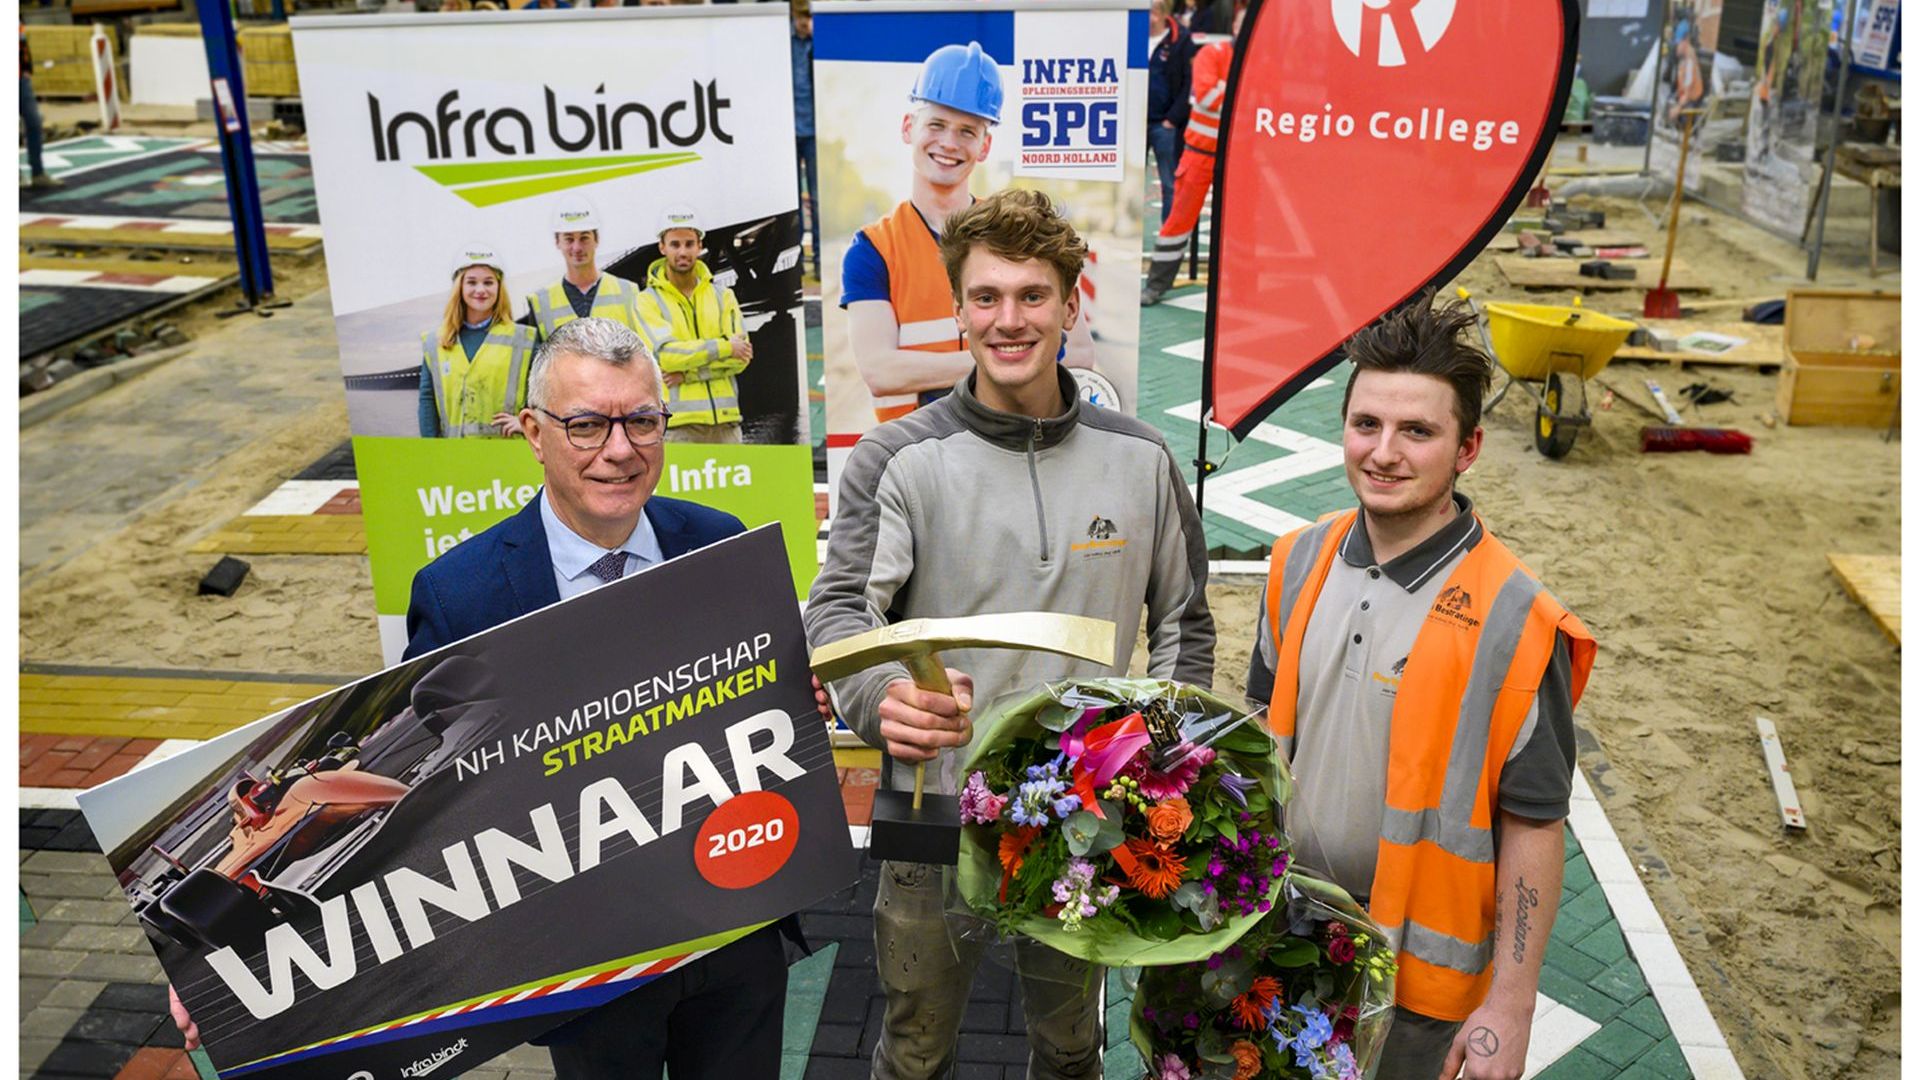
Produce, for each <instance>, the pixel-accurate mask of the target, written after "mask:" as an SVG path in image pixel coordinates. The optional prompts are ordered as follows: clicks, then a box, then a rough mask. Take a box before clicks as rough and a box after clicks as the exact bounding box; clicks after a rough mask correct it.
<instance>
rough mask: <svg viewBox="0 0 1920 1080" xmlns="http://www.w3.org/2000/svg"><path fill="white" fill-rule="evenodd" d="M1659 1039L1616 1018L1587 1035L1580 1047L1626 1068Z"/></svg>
mask: <svg viewBox="0 0 1920 1080" xmlns="http://www.w3.org/2000/svg"><path fill="white" fill-rule="evenodd" d="M1656 1041H1657V1040H1655V1039H1654V1037H1653V1036H1651V1035H1649V1034H1647V1033H1646V1032H1644V1031H1641V1030H1640V1029H1639V1028H1637V1027H1634V1026H1633V1025H1632V1024H1629V1023H1627V1022H1626V1021H1624V1020H1615V1021H1613V1022H1612V1023H1610V1024H1604V1025H1602V1026H1601V1028H1600V1030H1599V1031H1596V1032H1594V1033H1593V1034H1591V1035H1589V1036H1587V1037H1586V1039H1585V1041H1583V1042H1581V1044H1580V1048H1581V1049H1583V1050H1586V1051H1588V1052H1590V1053H1592V1054H1593V1055H1595V1056H1596V1057H1599V1058H1602V1059H1604V1060H1605V1061H1606V1062H1607V1063H1608V1064H1609V1065H1612V1066H1614V1067H1615V1068H1625V1067H1626V1066H1627V1065H1628V1064H1630V1063H1631V1062H1632V1061H1633V1060H1634V1059H1635V1058H1638V1057H1639V1056H1640V1055H1641V1054H1643V1053H1645V1052H1646V1051H1647V1050H1649V1049H1651V1048H1652V1046H1653V1044H1654V1043H1655V1042H1656Z"/></svg>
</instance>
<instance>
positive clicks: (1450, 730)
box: [1264, 510, 1594, 1020]
mask: <svg viewBox="0 0 1920 1080" xmlns="http://www.w3.org/2000/svg"><path fill="white" fill-rule="evenodd" d="M1358 518H1359V512H1358V511H1355V510H1348V511H1344V512H1342V513H1337V514H1330V515H1328V516H1327V517H1324V518H1322V519H1321V520H1320V521H1319V522H1318V523H1316V524H1314V525H1311V526H1308V527H1307V528H1305V529H1301V530H1299V531H1296V532H1294V533H1292V534H1290V535H1288V536H1284V537H1282V538H1280V539H1279V540H1278V541H1276V542H1275V543H1274V546H1273V562H1272V565H1271V567H1270V569H1269V571H1268V577H1267V610H1266V612H1265V613H1264V617H1265V618H1266V620H1267V630H1268V632H1269V633H1270V634H1272V640H1273V641H1274V642H1275V643H1276V645H1277V647H1278V657H1277V659H1276V662H1275V665H1274V677H1273V699H1272V704H1271V705H1270V706H1269V707H1268V710H1267V721H1268V724H1269V725H1270V726H1271V727H1272V728H1273V732H1274V734H1275V735H1276V736H1278V737H1279V738H1280V740H1281V744H1282V746H1283V747H1286V748H1287V750H1288V752H1289V753H1291V747H1292V742H1293V736H1294V731H1295V722H1296V719H1297V717H1296V713H1297V711H1298V708H1299V695H1300V647H1301V644H1302V639H1303V638H1304V637H1305V636H1306V633H1307V623H1308V620H1309V619H1310V618H1311V617H1312V615H1313V607H1314V603H1315V601H1316V600H1318V599H1319V596H1320V590H1321V588H1322V586H1324V585H1325V584H1326V580H1327V573H1328V571H1329V569H1330V568H1331V567H1332V565H1333V560H1334V559H1335V558H1337V557H1338V553H1339V551H1340V544H1341V542H1342V541H1343V540H1345V539H1346V536H1347V532H1348V531H1349V530H1350V529H1352V528H1353V527H1354V525H1355V522H1356V521H1357V520H1358ZM1463 594H1464V595H1465V596H1467V597H1470V598H1471V599H1470V600H1469V601H1468V602H1467V604H1466V605H1464V606H1462V605H1460V604H1458V603H1457V598H1458V597H1460V596H1461V595H1463ZM1449 597H1453V598H1456V599H1454V600H1450V599H1449ZM1443 608H1444V609H1445V610H1442V609H1443ZM1561 634H1564V635H1566V637H1567V643H1568V650H1567V653H1568V660H1569V673H1570V678H1569V682H1570V686H1571V690H1572V701H1573V703H1575V704H1578V702H1579V700H1580V694H1581V691H1583V690H1584V689H1585V688H1586V684H1587V676H1588V675H1589V674H1590V673H1591V672H1592V670H1593V657H1594V641H1593V635H1592V634H1590V633H1588V632H1587V628H1586V627H1585V626H1584V625H1582V624H1581V622H1580V620H1579V619H1578V618H1576V617H1575V616H1574V615H1573V613H1572V612H1569V611H1568V610H1567V609H1566V608H1564V607H1562V606H1561V605H1560V602H1559V601H1558V600H1555V599H1554V597H1553V595H1552V594H1551V593H1549V592H1547V590H1546V588H1545V587H1544V586H1543V585H1541V584H1540V582H1539V580H1538V579H1536V578H1535V577H1534V576H1533V574H1532V572H1531V571H1529V570H1528V569H1527V568H1526V566H1525V565H1523V564H1522V563H1521V562H1520V560H1519V559H1518V558H1517V557H1516V556H1515V555H1514V554H1513V552H1512V551H1510V550H1508V549H1507V547H1506V545H1504V544H1502V543H1500V541H1498V540H1496V539H1494V537H1493V534H1491V533H1484V534H1483V536H1482V538H1481V540H1480V542H1479V543H1478V544H1475V545H1474V546H1473V548H1472V549H1470V550H1469V551H1468V552H1467V553H1466V554H1465V555H1462V556H1461V557H1460V561H1459V563H1458V564H1456V565H1455V566H1454V568H1453V570H1452V572H1451V573H1450V574H1449V575H1448V578H1447V583H1446V586H1445V587H1443V588H1442V589H1441V592H1440V599H1439V600H1436V601H1435V604H1434V608H1433V610H1432V611H1430V612H1429V613H1428V614H1427V616H1426V621H1425V622H1424V623H1423V624H1422V625H1421V627H1420V631H1419V634H1418V636H1417V637H1416V638H1415V639H1414V644H1413V651H1412V652H1410V653H1409V654H1408V655H1407V661H1406V668H1405V670H1404V672H1403V673H1402V675H1401V682H1400V692H1399V694H1398V695H1396V697H1395V698H1394V705H1393V716H1392V719H1391V721H1390V724H1391V727H1390V729H1389V735H1388V751H1387V805H1386V808H1385V812H1384V814H1382V816H1381V825H1380V848H1379V856H1378V858H1377V859H1376V861H1375V863H1374V871H1373V888H1372V889H1371V890H1370V892H1369V899H1368V906H1369V907H1370V908H1371V914H1372V915H1373V918H1374V920H1375V921H1376V922H1378V923H1379V924H1380V926H1381V928H1382V929H1384V930H1385V931H1386V932H1387V935H1388V937H1389V938H1391V939H1392V941H1393V943H1394V948H1395V949H1396V950H1397V953H1398V957H1397V959H1398V961H1399V965H1400V971H1399V975H1398V976H1397V979H1396V982H1395V994H1394V996H1395V998H1396V1000H1397V1003H1398V1004H1400V1005H1402V1006H1405V1007H1406V1008H1408V1009H1411V1010H1413V1011H1414V1012H1417V1013H1420V1014H1421V1015H1423V1016H1431V1017H1435V1018H1437V1019H1441V1020H1464V1019H1466V1018H1467V1017H1468V1016H1469V1015H1471V1014H1472V1012H1473V1010H1474V1009H1476V1008H1478V1007H1479V1006H1480V1003H1481V1002H1482V1001H1484V1000H1486V996H1487V991H1488V990H1489V989H1490V988H1491V987H1492V985H1493V946H1494V941H1493V936H1494V903H1495V892H1496V889H1495V884H1494V855H1495V846H1494V830H1493V825H1494V819H1495V816H1496V814H1497V811H1498V806H1499V793H1500V770H1501V767H1502V766H1503V765H1504V764H1505V763H1506V761H1507V758H1508V756H1509V755H1510V754H1511V752H1512V750H1513V746H1514V743H1515V741H1516V740H1517V739H1518V737H1519V735H1520V731H1521V729H1522V727H1523V726H1524V725H1525V723H1526V719H1527V712H1528V710H1529V709H1530V708H1531V707H1532V705H1533V699H1534V696H1535V694H1536V693H1537V692H1538V689H1539V686H1540V679H1541V676H1542V675H1543V674H1544V673H1545V672H1546V670H1547V664H1548V662H1549V661H1550V660H1551V658H1552V656H1553V651H1554V646H1555V642H1556V640H1557V638H1558V636H1559V635H1561ZM1310 722H1314V723H1325V722H1330V721H1329V719H1328V718H1323V717H1314V718H1312V719H1311V720H1310Z"/></svg>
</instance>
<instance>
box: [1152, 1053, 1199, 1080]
mask: <svg viewBox="0 0 1920 1080" xmlns="http://www.w3.org/2000/svg"><path fill="white" fill-rule="evenodd" d="M1160 1080H1193V1071H1192V1070H1190V1069H1188V1068H1187V1063H1186V1062H1184V1061H1181V1060H1180V1057H1179V1055H1177V1054H1167V1055H1165V1056H1163V1057H1161V1059H1160Z"/></svg>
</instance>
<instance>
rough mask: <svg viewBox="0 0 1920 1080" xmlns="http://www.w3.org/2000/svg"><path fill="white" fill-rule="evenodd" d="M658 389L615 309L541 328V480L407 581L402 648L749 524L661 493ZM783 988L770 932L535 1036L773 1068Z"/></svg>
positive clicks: (698, 1063) (531, 395)
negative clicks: (531, 493) (513, 507)
mask: <svg viewBox="0 0 1920 1080" xmlns="http://www.w3.org/2000/svg"><path fill="white" fill-rule="evenodd" d="M663 385H664V381H663V380H662V378H661V374H660V368H659V365H658V363H657V362H656V361H655V360H654V359H653V356H652V354H651V353H649V352H648V351H647V347H646V345H645V344H644V343H643V342H642V341H641V339H640V337H639V335H637V334H635V333H634V332H633V331H632V330H629V329H628V328H627V327H625V326H623V325H621V324H619V323H616V322H613V321H612V320H609V319H597V318H586V319H577V320H574V321H572V322H568V323H566V324H564V325H562V326H560V327H559V328H558V329H556V330H555V331H554V333H553V335H552V336H551V337H549V338H547V340H546V341H545V342H544V343H543V345H542V346H541V349H540V352H539V353H538V354H537V355H536V356H535V358H534V361H533V371H532V375H531V376H530V378H529V383H528V387H527V407H526V408H525V409H523V410H521V412H520V423H521V426H522V428H523V430H524V431H525V433H526V436H527V444H528V445H529V446H530V447H531V448H532V449H533V455H534V457H536V458H538V459H539V461H540V465H541V468H542V470H543V471H544V472H545V475H546V484H545V487H544V488H543V489H542V491H541V493H540V496H539V497H538V498H537V499H535V500H534V501H533V502H532V503H530V504H528V505H527V506H526V507H525V508H524V509H522V510H521V511H520V512H519V513H517V514H515V515H514V516H513V517H510V518H508V519H507V520H505V521H503V522H501V523H500V524H498V525H495V526H494V527H493V528H491V529H488V530H487V531H486V532H483V533H481V534H480V535H478V536H476V537H474V538H473V539H471V540H468V541H466V542H465V543H463V544H461V545H459V546H458V547H456V548H454V549H452V550H451V551H449V552H447V553H446V554H445V555H442V556H441V557H440V558H438V559H436V560H434V562H433V563H432V564H430V565H428V566H427V567H426V568H425V569H423V570H421V571H420V572H419V573H418V574H417V575H415V576H414V579H413V596H412V599H411V601H410V603H409V604H408V607H407V635H408V640H407V653H406V655H407V657H408V658H409V659H411V658H413V657H415V656H420V655H422V654H424V653H428V652H432V651H433V650H434V649H437V648H439V647H441V646H442V645H447V644H450V643H452V642H454V641H458V640H460V639H461V638H465V637H470V636H472V635H474V634H478V633H480V632H481V631H483V630H488V629H491V628H493V627H495V626H498V625H499V624H501V623H503V622H507V621H508V620H510V619H514V618H518V617H519V616H521V615H525V614H528V613H530V612H533V611H537V610H539V609H540V608H543V607H546V606H548V605H549V604H555V603H558V602H560V601H561V600H565V599H568V598H570V597H574V596H578V595H580V594H581V593H584V592H586V591H588V590H590V589H594V588H597V587H599V586H601V585H603V584H606V583H608V582H611V581H614V580H616V579H618V578H620V577H622V576H624V575H626V574H630V573H635V572H638V571H639V570H640V569H642V568H643V567H646V566H651V565H653V564H655V563H659V562H664V561H666V560H668V559H671V558H674V557H676V556H679V555H683V554H685V553H687V552H689V551H692V550H694V549H696V548H699V547H703V546H705V545H707V544H711V543H713V542H715V541H717V540H722V539H725V538H726V537H729V536H732V535H735V534H737V533H740V532H742V531H744V530H743V528H742V526H741V524H740V522H739V520H738V519H736V518H734V517H733V516H732V515H730V514H723V513H721V512H720V511H718V510H711V509H708V508H707V507H704V506H700V505H697V504H695V503H690V502H683V501H681V500H679V499H669V498H663V497H655V496H654V495H653V489H654V486H655V485H656V484H658V483H659V482H660V471H661V468H662V466H663V464H664V460H665V450H664V448H663V446H662V445H661V444H662V439H663V438H664V436H665V435H666V431H667V411H666V409H665V408H664V407H663V406H662V405H661V399H662V394H661V389H662V387H663ZM635 617H636V618H640V619H648V618H663V617H664V615H663V613H660V612H636V613H635ZM786 986H787V966H786V956H785V950H784V948H783V946H782V945H781V941H780V936H779V934H778V933H777V932H776V931H775V930H774V929H773V928H772V927H767V928H763V929H761V930H758V931H755V932H754V933H752V934H750V935H748V936H747V937H744V938H741V939H740V940H739V941H736V942H734V943H732V944H730V945H727V946H724V947H722V948H721V949H719V950H717V951H715V952H712V953H709V954H707V955H706V956H703V957H701V958H700V959H698V960H695V961H693V962H692V963H690V964H687V965H686V966H684V967H681V968H679V969H678V970H675V971H672V972H669V973H667V974H666V975H662V976H660V977H659V978H657V979H654V980H653V981H652V982H649V983H646V984H645V985H643V986H641V987H639V988H638V989H636V990H633V991H631V992H629V993H627V994H624V995H622V996H621V997H619V998H616V999H614V1000H613V1001H612V1002H610V1003H608V1004H606V1005H603V1006H601V1007H600V1008H598V1009H595V1010H593V1011H592V1012H589V1013H587V1014H585V1015H583V1016H581V1017H579V1018H577V1019H575V1020H573V1021H572V1022H570V1023H568V1024H566V1025H564V1026H562V1027H560V1028H558V1029H556V1030H555V1031H553V1032H550V1033H549V1034H547V1035H546V1036H544V1037H543V1038H542V1039H540V1040H536V1041H539V1042H543V1043H545V1044H546V1046H547V1048H548V1051H549V1052H550V1053H551V1054H552V1055H553V1064H554V1070H555V1071H556V1072H557V1073H558V1074H559V1076H560V1077H561V1078H562V1080H584V1078H602V1077H647V1078H650V1080H652V1078H658V1077H660V1075H661V1069H662V1067H663V1066H665V1067H666V1068H668V1069H670V1070H671V1072H672V1075H673V1077H674V1080H700V1078H703V1077H705V1078H711V1080H720V1078H725V1080H741V1078H743V1077H758V1076H774V1075H777V1074H778V1073H779V1071H780V1034H781V1020H782V1016H783V1013H784V1006H785V1000H786Z"/></svg>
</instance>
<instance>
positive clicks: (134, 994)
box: [93, 982, 544, 1053]
mask: <svg viewBox="0 0 1920 1080" xmlns="http://www.w3.org/2000/svg"><path fill="white" fill-rule="evenodd" d="M93 1004H94V1006H95V1007H96V1008H101V1009H119V1010H121V1011H124V1012H144V1013H162V1012H165V1011H166V1009H167V988H166V987H164V986H152V985H149V984H147V983H131V982H120V983H108V984H107V985H105V986H103V987H101V988H100V991H99V996H98V997H96V998H95V999H94V1003H93ZM543 1053H544V1051H543Z"/></svg>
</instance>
